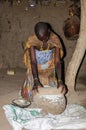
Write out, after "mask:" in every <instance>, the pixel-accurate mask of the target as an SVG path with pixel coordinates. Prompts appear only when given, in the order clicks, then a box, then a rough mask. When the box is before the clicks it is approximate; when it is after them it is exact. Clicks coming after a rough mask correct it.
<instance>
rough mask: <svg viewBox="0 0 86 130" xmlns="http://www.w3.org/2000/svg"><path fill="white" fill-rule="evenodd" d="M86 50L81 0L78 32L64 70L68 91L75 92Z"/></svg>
mask: <svg viewBox="0 0 86 130" xmlns="http://www.w3.org/2000/svg"><path fill="white" fill-rule="evenodd" d="M85 51H86V0H81V22H80V33H79V38H78V40H77V44H76V48H75V51H74V53H73V56H72V58H71V61H70V62H69V65H68V67H67V71H66V77H65V83H66V85H67V87H68V90H69V92H70V93H73V92H75V89H74V88H75V85H76V84H75V81H76V76H77V72H78V70H79V67H80V65H81V62H82V59H83V57H84V54H85Z"/></svg>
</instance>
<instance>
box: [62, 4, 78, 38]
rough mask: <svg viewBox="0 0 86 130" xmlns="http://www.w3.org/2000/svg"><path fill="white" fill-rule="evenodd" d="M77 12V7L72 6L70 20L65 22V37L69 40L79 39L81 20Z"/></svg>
mask: <svg viewBox="0 0 86 130" xmlns="http://www.w3.org/2000/svg"><path fill="white" fill-rule="evenodd" d="M76 12H77V11H76V9H75V6H74V5H71V6H70V7H69V18H67V20H65V22H64V26H63V31H64V35H65V37H66V38H67V39H69V40H76V39H77V38H78V37H79V30H80V18H79V16H78V15H77V13H76Z"/></svg>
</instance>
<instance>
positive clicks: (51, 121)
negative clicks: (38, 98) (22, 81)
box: [3, 104, 86, 130]
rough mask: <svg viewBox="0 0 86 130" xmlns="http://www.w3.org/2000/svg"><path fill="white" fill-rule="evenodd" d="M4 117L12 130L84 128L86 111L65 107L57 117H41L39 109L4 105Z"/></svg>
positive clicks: (74, 107)
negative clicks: (23, 129)
mask: <svg viewBox="0 0 86 130" xmlns="http://www.w3.org/2000/svg"><path fill="white" fill-rule="evenodd" d="M3 109H4V110H5V115H6V118H7V120H8V121H9V123H10V124H11V125H12V127H13V130H22V128H25V129H27V130H51V129H54V130H57V129H71V128H72V129H80V128H83V129H84V128H86V109H85V108H84V107H83V106H81V105H78V104H70V105H67V107H66V109H65V111H64V112H63V113H62V114H59V115H52V114H50V113H49V114H48V115H46V116H43V115H42V114H41V109H39V108H38V109H37V108H19V107H17V106H13V105H4V106H3Z"/></svg>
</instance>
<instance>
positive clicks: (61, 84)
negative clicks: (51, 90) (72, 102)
mask: <svg viewBox="0 0 86 130" xmlns="http://www.w3.org/2000/svg"><path fill="white" fill-rule="evenodd" d="M57 88H58V89H59V90H60V92H61V93H62V94H63V95H65V94H66V93H67V91H68V90H67V87H66V86H65V85H64V84H63V83H62V82H60V81H59V82H58V87H57Z"/></svg>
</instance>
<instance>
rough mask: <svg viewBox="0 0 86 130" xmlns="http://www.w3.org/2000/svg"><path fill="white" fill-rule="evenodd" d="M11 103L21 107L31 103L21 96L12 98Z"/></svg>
mask: <svg viewBox="0 0 86 130" xmlns="http://www.w3.org/2000/svg"><path fill="white" fill-rule="evenodd" d="M12 105H15V106H19V107H21V108H25V107H28V106H30V105H31V102H30V101H28V100H25V99H23V98H19V99H14V100H12Z"/></svg>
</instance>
